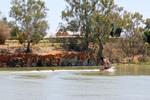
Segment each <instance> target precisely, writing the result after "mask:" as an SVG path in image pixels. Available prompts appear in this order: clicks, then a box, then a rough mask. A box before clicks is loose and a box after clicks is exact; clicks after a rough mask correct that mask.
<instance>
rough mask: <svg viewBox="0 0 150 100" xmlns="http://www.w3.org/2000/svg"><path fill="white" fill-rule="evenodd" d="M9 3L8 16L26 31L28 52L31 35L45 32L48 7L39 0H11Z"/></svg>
mask: <svg viewBox="0 0 150 100" xmlns="http://www.w3.org/2000/svg"><path fill="white" fill-rule="evenodd" d="M11 4H12V7H11V11H10V17H12V18H14V19H15V21H16V22H17V24H18V26H20V27H21V29H22V30H23V31H24V32H26V33H27V36H28V46H27V52H29V51H30V41H31V35H32V34H38V33H43V34H45V33H46V30H47V28H48V23H47V21H46V17H47V11H48V9H47V7H46V6H45V2H44V1H41V0H12V1H11Z"/></svg>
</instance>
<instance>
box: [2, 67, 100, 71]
mask: <svg viewBox="0 0 150 100" xmlns="http://www.w3.org/2000/svg"><path fill="white" fill-rule="evenodd" d="M99 68H102V66H73V67H68V66H67V67H22V68H0V71H33V70H52V69H54V70H79V69H99Z"/></svg>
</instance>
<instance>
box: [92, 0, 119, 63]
mask: <svg viewBox="0 0 150 100" xmlns="http://www.w3.org/2000/svg"><path fill="white" fill-rule="evenodd" d="M96 1H97V5H96V6H95V12H94V18H93V28H94V30H93V33H94V34H96V37H97V39H98V45H99V52H98V56H99V58H100V61H101V64H102V65H103V64H105V62H104V57H103V44H104V40H105V38H108V37H109V34H110V32H111V30H112V25H111V23H112V22H113V20H112V17H111V15H112V14H113V13H114V12H115V11H116V13H117V12H118V11H121V10H120V9H122V8H119V7H117V5H115V3H114V0H96Z"/></svg>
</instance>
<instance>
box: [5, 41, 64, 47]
mask: <svg viewBox="0 0 150 100" xmlns="http://www.w3.org/2000/svg"><path fill="white" fill-rule="evenodd" d="M6 43H19V41H18V40H6ZM25 43H27V41H26V42H25ZM37 45H38V46H61V45H63V43H38V44H37Z"/></svg>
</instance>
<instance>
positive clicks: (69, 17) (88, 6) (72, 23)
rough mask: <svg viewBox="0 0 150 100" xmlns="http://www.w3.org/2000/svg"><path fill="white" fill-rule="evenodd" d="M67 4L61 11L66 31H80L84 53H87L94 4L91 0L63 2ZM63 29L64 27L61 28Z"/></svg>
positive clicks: (68, 0) (67, 0)
mask: <svg viewBox="0 0 150 100" xmlns="http://www.w3.org/2000/svg"><path fill="white" fill-rule="evenodd" d="M65 1H66V3H67V4H68V5H67V6H66V9H65V10H64V11H62V19H63V20H65V21H66V22H67V25H66V30H70V31H80V32H81V33H82V34H83V35H84V37H85V38H84V39H85V40H84V41H85V42H83V43H85V44H84V45H85V47H86V51H88V46H89V37H90V35H91V33H92V25H91V24H92V18H93V11H94V10H95V4H96V2H97V1H93V0H65ZM63 28H64V27H63Z"/></svg>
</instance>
